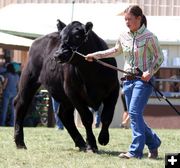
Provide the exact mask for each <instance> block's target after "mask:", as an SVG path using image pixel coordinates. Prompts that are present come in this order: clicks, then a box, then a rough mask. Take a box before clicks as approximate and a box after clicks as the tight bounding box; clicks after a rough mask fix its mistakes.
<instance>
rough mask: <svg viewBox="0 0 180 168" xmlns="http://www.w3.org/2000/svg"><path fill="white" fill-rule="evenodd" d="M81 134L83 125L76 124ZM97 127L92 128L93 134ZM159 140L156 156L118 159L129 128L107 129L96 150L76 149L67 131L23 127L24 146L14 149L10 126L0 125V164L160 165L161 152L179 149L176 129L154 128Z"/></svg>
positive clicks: (30, 167)
mask: <svg viewBox="0 0 180 168" xmlns="http://www.w3.org/2000/svg"><path fill="white" fill-rule="evenodd" d="M79 130H80V132H81V133H82V135H83V136H85V131H84V128H79ZM99 131H100V129H94V133H95V135H96V137H97V136H98V133H99ZM155 131H156V132H157V134H158V135H159V136H160V138H161V140H162V145H161V147H160V149H159V158H158V159H157V160H150V159H148V158H147V152H148V150H147V148H146V147H145V149H144V157H143V159H141V160H139V159H129V160H125V159H120V158H118V154H119V152H120V151H127V149H128V146H129V144H130V143H131V130H130V129H129V130H124V129H118V128H116V129H115V128H114V129H113V128H111V129H110V142H109V144H108V145H107V146H100V145H99V144H98V148H99V154H93V153H84V152H79V151H78V149H77V148H75V146H74V143H73V141H72V139H71V138H70V136H69V134H68V133H67V131H66V130H65V131H57V130H55V129H54V128H45V127H37V128H25V130H24V132H25V142H26V145H27V148H28V150H20V149H16V147H15V144H14V142H13V128H7V127H5V128H3V127H1V128H0V168H164V167H165V166H164V165H165V164H164V157H165V153H176V152H180V131H179V130H155Z"/></svg>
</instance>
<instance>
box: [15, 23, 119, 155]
mask: <svg viewBox="0 0 180 168" xmlns="http://www.w3.org/2000/svg"><path fill="white" fill-rule="evenodd" d="M91 29H92V23H90V22H88V23H87V24H86V25H83V24H82V23H80V22H77V21H74V22H72V23H70V24H69V25H67V26H66V27H64V28H63V29H62V31H60V34H58V32H55V33H52V34H49V35H46V36H44V37H41V38H39V39H37V40H35V41H34V43H33V44H32V46H31V48H30V51H29V61H28V63H27V66H26V67H25V68H24V70H23V72H22V75H21V79H20V86H19V92H18V95H17V97H16V99H15V112H16V115H15V116H16V117H15V143H16V146H17V148H26V145H25V143H24V135H23V120H24V117H25V115H26V113H27V109H28V106H29V104H30V102H31V100H32V98H33V96H34V94H35V92H36V91H37V89H38V88H39V86H40V85H41V84H42V85H43V86H44V87H45V88H46V89H47V90H48V92H49V93H50V94H51V96H53V97H54V98H55V100H57V101H58V102H60V103H61V105H60V108H59V116H60V118H61V120H62V122H63V124H64V126H65V128H66V129H67V131H68V133H69V134H70V136H71V137H72V139H73V141H74V143H75V146H76V147H79V149H80V150H83V151H86V150H91V151H93V152H96V151H97V150H98V148H97V144H96V139H95V136H94V134H93V131H92V123H93V115H92V113H91V111H90V110H89V109H88V107H92V108H94V109H95V110H96V109H98V107H99V106H100V104H101V103H103V104H104V109H103V111H102V115H101V122H102V128H101V131H100V134H99V137H98V140H99V143H100V144H101V145H106V144H107V143H108V142H109V131H108V128H109V125H110V123H111V121H112V118H113V114H114V109H115V105H116V102H117V98H118V95H119V81H118V76H117V72H116V71H114V70H111V69H109V68H107V67H104V66H102V65H99V64H98V63H96V62H92V63H91V62H88V61H86V60H85V59H84V58H83V57H82V56H80V55H78V54H76V53H75V52H74V51H75V50H77V51H79V52H81V53H82V54H87V53H91V52H94V51H98V50H104V49H107V45H106V43H105V42H104V41H103V40H102V39H101V38H100V37H98V36H97V35H96V34H95V33H94V32H93V31H92V30H91ZM103 61H105V62H107V63H109V64H111V65H114V66H116V61H115V59H114V58H108V59H104V60H103ZM75 108H76V109H77V111H78V112H79V114H80V116H81V120H82V123H83V125H84V127H85V129H86V142H85V141H84V139H83V137H82V136H81V134H80V133H79V131H78V129H77V128H76V125H75V123H74V110H75Z"/></svg>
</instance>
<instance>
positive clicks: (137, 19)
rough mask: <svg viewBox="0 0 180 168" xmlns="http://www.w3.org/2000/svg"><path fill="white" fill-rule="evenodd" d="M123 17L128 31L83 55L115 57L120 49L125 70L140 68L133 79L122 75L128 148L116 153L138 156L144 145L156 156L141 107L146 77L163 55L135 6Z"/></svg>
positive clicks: (147, 90) (145, 96)
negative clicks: (129, 137) (110, 43)
mask: <svg viewBox="0 0 180 168" xmlns="http://www.w3.org/2000/svg"><path fill="white" fill-rule="evenodd" d="M124 17H125V22H126V25H127V27H128V28H129V31H128V32H126V33H122V34H121V35H120V37H119V39H118V41H117V43H116V45H115V47H113V48H110V49H108V50H105V51H99V52H95V53H91V54H88V55H87V56H86V58H85V59H86V60H87V61H93V59H101V58H108V57H115V56H116V55H119V54H121V53H123V55H124V57H125V64H124V70H125V71H126V72H131V73H136V68H137V67H138V68H139V69H140V70H141V71H142V72H143V73H142V77H141V79H136V78H135V77H134V76H131V75H125V76H124V78H123V79H124V81H123V90H124V94H125V98H126V104H127V108H128V112H129V116H130V124H131V130H132V143H131V145H130V147H129V150H128V152H126V153H121V154H120V155H119V157H120V158H126V159H129V158H142V157H143V149H144V146H145V145H147V146H148V149H149V155H148V157H149V158H157V156H158V148H159V146H160V144H161V141H160V139H159V137H158V136H157V135H156V133H154V132H153V131H152V129H150V128H149V127H148V126H147V124H146V123H145V121H144V119H143V111H144V108H145V105H146V104H147V101H148V98H149V96H150V95H151V93H152V87H151V85H149V84H148V81H151V82H153V80H154V78H153V75H154V74H155V73H156V72H157V70H158V69H159V67H160V65H161V64H162V62H163V55H162V52H161V49H160V46H159V42H158V39H157V37H156V36H155V35H154V34H153V33H151V32H150V31H149V30H148V29H147V28H146V24H147V22H146V17H145V16H144V15H143V12H142V9H141V8H140V7H139V6H137V5H133V6H129V7H128V8H127V9H126V10H125V11H124Z"/></svg>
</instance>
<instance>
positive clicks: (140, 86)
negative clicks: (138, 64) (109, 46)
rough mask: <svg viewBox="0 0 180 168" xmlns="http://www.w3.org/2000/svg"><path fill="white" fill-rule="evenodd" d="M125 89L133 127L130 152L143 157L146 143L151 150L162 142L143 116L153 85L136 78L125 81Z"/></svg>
mask: <svg viewBox="0 0 180 168" xmlns="http://www.w3.org/2000/svg"><path fill="white" fill-rule="evenodd" d="M151 82H153V79H151ZM123 90H124V94H125V98H126V103H127V108H128V112H129V116H130V123H131V129H132V143H131V145H130V147H129V153H130V154H131V155H132V156H133V157H137V158H142V156H143V149H144V146H145V145H147V146H148V148H149V150H152V149H156V148H158V147H159V146H160V144H161V141H160V139H159V137H158V136H157V135H156V133H154V132H153V131H152V130H151V129H150V128H149V127H148V126H147V124H146V123H145V121H144V118H143V112H144V108H145V106H146V104H147V102H148V99H149V97H150V95H151V93H152V86H151V85H149V84H148V83H147V82H144V81H142V80H139V79H136V80H129V81H125V82H124V85H123Z"/></svg>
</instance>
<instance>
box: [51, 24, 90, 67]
mask: <svg viewBox="0 0 180 168" xmlns="http://www.w3.org/2000/svg"><path fill="white" fill-rule="evenodd" d="M92 27H93V24H92V23H91V22H87V23H86V25H83V24H82V23H80V22H78V21H74V22H72V23H70V24H69V25H67V26H66V27H65V28H64V29H63V30H62V31H61V32H60V40H61V44H60V46H59V48H58V50H57V51H56V53H55V54H54V57H55V60H57V61H59V62H61V63H64V62H69V61H70V60H71V57H72V56H73V51H76V50H78V49H79V48H80V47H82V46H83V44H84V43H85V42H86V40H87V36H88V32H89V31H90V30H92Z"/></svg>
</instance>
